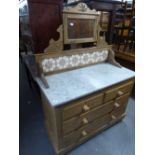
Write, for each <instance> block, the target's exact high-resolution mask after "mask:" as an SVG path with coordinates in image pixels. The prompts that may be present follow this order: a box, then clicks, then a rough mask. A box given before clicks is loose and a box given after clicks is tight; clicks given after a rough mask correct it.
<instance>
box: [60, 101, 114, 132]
mask: <svg viewBox="0 0 155 155" xmlns="http://www.w3.org/2000/svg"><path fill="white" fill-rule="evenodd" d="M113 108H114V101H110V102H108V103H105V104H103V105H101V106H98V107H96V108H94V109H92V110H91V111H89V112H87V113H84V114H82V115H80V116H77V117H74V118H72V119H70V120H67V121H65V122H64V123H63V134H64V135H66V134H68V133H70V132H72V131H73V130H75V129H77V128H80V127H82V126H84V125H86V124H88V123H90V122H92V121H94V120H95V119H97V118H99V117H101V116H103V115H105V114H107V113H109V112H111V111H112V110H113Z"/></svg>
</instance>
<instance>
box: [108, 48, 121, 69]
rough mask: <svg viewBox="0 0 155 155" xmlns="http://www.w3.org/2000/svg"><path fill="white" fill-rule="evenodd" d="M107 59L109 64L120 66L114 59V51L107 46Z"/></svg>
mask: <svg viewBox="0 0 155 155" xmlns="http://www.w3.org/2000/svg"><path fill="white" fill-rule="evenodd" d="M107 61H108V62H110V63H111V64H113V65H115V66H117V67H120V68H121V67H122V66H121V65H120V64H119V63H118V62H117V61H116V60H115V53H114V51H113V50H112V49H111V48H109V55H108V58H107Z"/></svg>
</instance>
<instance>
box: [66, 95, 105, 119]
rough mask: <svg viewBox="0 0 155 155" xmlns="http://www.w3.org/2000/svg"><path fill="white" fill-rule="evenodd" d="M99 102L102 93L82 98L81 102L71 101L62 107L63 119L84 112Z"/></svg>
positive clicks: (101, 102) (101, 99)
mask: <svg viewBox="0 0 155 155" xmlns="http://www.w3.org/2000/svg"><path fill="white" fill-rule="evenodd" d="M101 104H103V93H100V94H97V95H94V96H92V97H89V98H87V99H84V100H83V101H81V102H77V103H72V104H71V105H68V106H65V107H64V109H63V120H67V119H69V118H71V117H73V116H76V115H80V114H82V113H85V112H87V111H89V110H91V109H92V108H94V107H97V106H99V105H101Z"/></svg>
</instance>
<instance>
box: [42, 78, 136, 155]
mask: <svg viewBox="0 0 155 155" xmlns="http://www.w3.org/2000/svg"><path fill="white" fill-rule="evenodd" d="M133 85H134V78H130V79H128V80H125V81H122V82H119V83H116V84H114V85H112V86H109V87H106V88H105V89H101V90H98V91H96V92H94V93H91V94H89V95H85V96H83V97H80V98H77V99H75V100H72V101H69V102H67V103H65V104H62V105H59V106H52V105H51V104H50V103H49V101H48V99H47V97H46V95H45V94H43V93H42V103H43V109H44V113H45V124H46V127H47V130H48V135H49V137H50V139H51V141H52V143H53V145H54V148H55V150H56V152H57V154H65V153H66V152H68V151H70V150H71V149H72V148H74V147H75V146H77V145H79V144H81V143H83V142H84V141H86V140H88V139H89V138H91V137H92V136H94V135H95V134H97V133H98V132H100V131H103V130H104V129H106V128H108V127H110V126H112V125H113V124H115V123H116V122H118V121H120V120H122V118H123V117H124V116H125V110H126V106H127V102H128V98H129V96H130V93H131V91H132V87H133ZM75 91H77V90H75ZM73 93H74V92H73Z"/></svg>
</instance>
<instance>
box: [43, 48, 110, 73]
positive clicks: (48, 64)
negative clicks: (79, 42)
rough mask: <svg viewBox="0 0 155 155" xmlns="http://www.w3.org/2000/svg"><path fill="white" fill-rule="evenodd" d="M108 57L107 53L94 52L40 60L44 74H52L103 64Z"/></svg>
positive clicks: (105, 51)
mask: <svg viewBox="0 0 155 155" xmlns="http://www.w3.org/2000/svg"><path fill="white" fill-rule="evenodd" d="M107 57H108V51H107V50H102V51H95V52H92V53H90V52H87V53H82V54H73V55H69V56H58V57H53V58H46V59H43V60H42V62H41V63H42V68H43V72H44V73H48V72H54V71H59V70H64V69H71V68H74V67H80V66H85V65H89V64H90V65H91V64H95V63H100V62H104V61H105V60H106V59H107Z"/></svg>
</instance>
